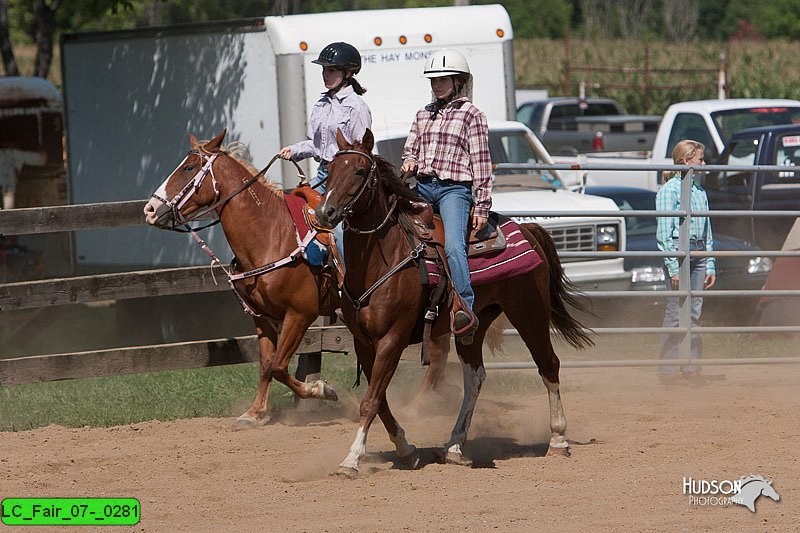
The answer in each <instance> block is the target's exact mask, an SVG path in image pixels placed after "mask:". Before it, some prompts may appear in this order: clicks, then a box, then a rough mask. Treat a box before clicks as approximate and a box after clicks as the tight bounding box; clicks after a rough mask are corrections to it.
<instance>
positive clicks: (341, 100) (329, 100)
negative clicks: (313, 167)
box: [289, 85, 372, 161]
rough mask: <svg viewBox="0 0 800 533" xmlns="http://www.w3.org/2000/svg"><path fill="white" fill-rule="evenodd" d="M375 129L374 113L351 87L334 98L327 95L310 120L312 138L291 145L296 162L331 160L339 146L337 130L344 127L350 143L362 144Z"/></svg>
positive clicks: (343, 130)
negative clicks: (366, 135) (360, 142)
mask: <svg viewBox="0 0 800 533" xmlns="http://www.w3.org/2000/svg"><path fill="white" fill-rule="evenodd" d="M371 127H372V113H371V112H370V110H369V107H368V106H367V103H366V102H365V101H364V99H363V98H361V97H360V96H359V95H357V94H356V93H355V91H354V90H353V87H352V86H350V85H348V86H347V87H342V89H341V90H340V91H339V92H338V93H336V94H335V95H333V97H331V96H329V95H328V93H327V92H325V93H322V97H321V98H320V99H319V100H317V103H316V104H314V108H313V109H312V110H311V118H310V119H309V121H308V132H307V133H306V135H308V139H306V140H304V141H300V142H297V143H294V144H293V145H291V146H289V148H290V149H291V150H292V159H293V160H294V161H300V160H301V159H306V158H309V157H313V158H314V159H316V160H317V161H320V160H322V161H331V160H332V159H333V156H334V155H336V152H338V151H339V145H338V144H337V143H336V130H337V129H339V128H341V129H342V133H343V134H344V138H345V139H346V140H347V142H353V141H361V140H362V139H363V138H364V133H365V132H366V131H367V128H371Z"/></svg>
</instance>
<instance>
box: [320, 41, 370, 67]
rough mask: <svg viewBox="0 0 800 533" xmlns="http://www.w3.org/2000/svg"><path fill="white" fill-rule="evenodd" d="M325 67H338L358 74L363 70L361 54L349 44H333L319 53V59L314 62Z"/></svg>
mask: <svg viewBox="0 0 800 533" xmlns="http://www.w3.org/2000/svg"><path fill="white" fill-rule="evenodd" d="M312 63H316V64H317V65H322V66H323V67H336V68H340V69H343V70H351V71H353V74H358V73H359V71H360V70H361V54H360V53H358V50H356V47H355V46H353V45H352V44H347V43H341V42H340V43H331V44H329V45H328V46H326V47H325V48H323V49H322V51H321V52H320V53H319V57H318V58H317V59H315V60H314V61H312Z"/></svg>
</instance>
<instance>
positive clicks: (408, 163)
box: [400, 159, 417, 174]
mask: <svg viewBox="0 0 800 533" xmlns="http://www.w3.org/2000/svg"><path fill="white" fill-rule="evenodd" d="M416 168H417V162H416V161H414V160H413V159H406V160H405V161H403V164H402V166H401V167H400V173H401V174H405V173H406V172H413V171H414V170H415V169H416Z"/></svg>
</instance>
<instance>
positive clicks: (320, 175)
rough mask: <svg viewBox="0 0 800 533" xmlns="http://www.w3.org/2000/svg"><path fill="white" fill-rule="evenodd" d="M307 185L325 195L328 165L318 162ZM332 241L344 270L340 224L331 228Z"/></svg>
mask: <svg viewBox="0 0 800 533" xmlns="http://www.w3.org/2000/svg"><path fill="white" fill-rule="evenodd" d="M309 183H310V185H311V188H312V189H316V190H317V191H318V192H319V193H320V194H325V192H326V191H327V190H328V165H327V164H326V163H324V162H320V165H319V167H318V168H317V175H316V176H314V179H313V180H311V181H310V182H309ZM333 240H334V241H336V247H337V248H338V249H339V257H340V259H341V261H342V270H344V226H343V225H342V223H341V222H340V223H338V224H337V225H336V227H335V228H333Z"/></svg>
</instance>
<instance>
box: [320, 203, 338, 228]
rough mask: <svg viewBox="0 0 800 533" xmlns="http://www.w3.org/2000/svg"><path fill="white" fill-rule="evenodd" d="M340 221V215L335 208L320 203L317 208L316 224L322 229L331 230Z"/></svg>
mask: <svg viewBox="0 0 800 533" xmlns="http://www.w3.org/2000/svg"><path fill="white" fill-rule="evenodd" d="M341 220H342V215H341V213H339V210H338V209H336V207H335V206H332V205H330V204H328V202H322V203H321V204H319V205H318V206H317V222H318V223H319V225H320V226H321V227H322V228H324V229H333V228H335V227H336V225H337V224H339V222H341Z"/></svg>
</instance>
